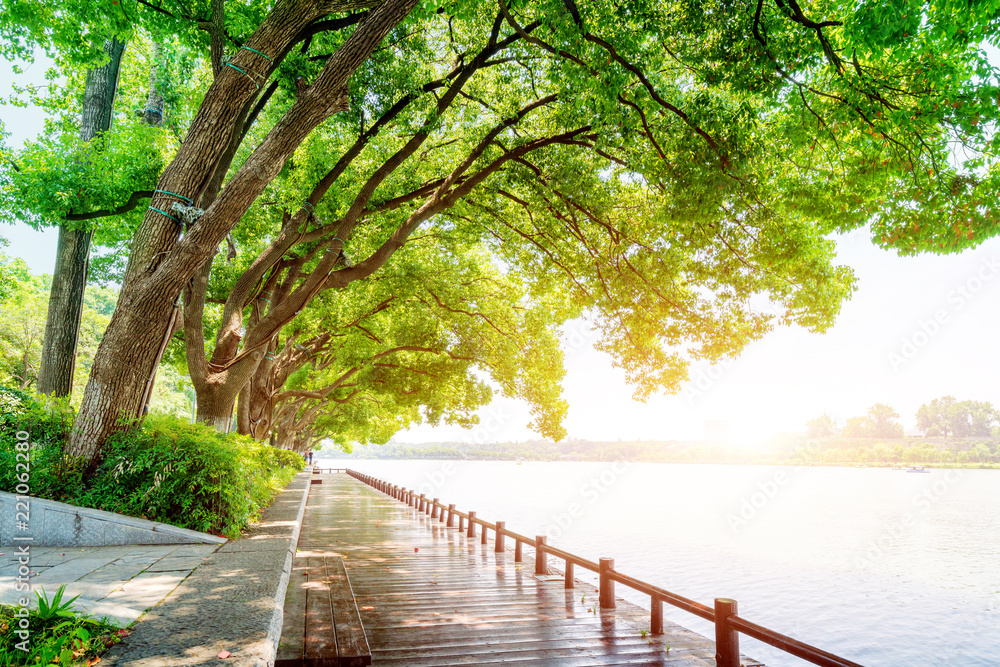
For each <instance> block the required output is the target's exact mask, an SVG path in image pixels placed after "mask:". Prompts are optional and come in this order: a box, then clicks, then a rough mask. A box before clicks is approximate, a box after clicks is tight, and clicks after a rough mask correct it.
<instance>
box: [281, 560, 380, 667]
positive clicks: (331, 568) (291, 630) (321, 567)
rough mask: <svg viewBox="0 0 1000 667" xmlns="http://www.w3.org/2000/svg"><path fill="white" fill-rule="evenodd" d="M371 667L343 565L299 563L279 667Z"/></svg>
mask: <svg viewBox="0 0 1000 667" xmlns="http://www.w3.org/2000/svg"><path fill="white" fill-rule="evenodd" d="M371 662H372V660H371V651H370V649H369V648H368V641H367V638H366V637H365V633H364V629H363V628H362V625H361V618H360V616H359V614H358V608H357V605H356V603H355V599H354V592H353V591H352V590H351V582H350V580H349V579H348V575H347V570H346V568H345V567H344V561H343V559H342V558H341V557H340V556H325V557H323V556H314V557H309V558H300V559H298V560H297V561H296V562H295V564H294V565H293V567H292V572H291V573H290V575H289V581H288V591H287V593H286V596H285V606H284V623H283V626H282V630H281V641H280V643H279V644H278V652H277V656H276V658H275V663H274V664H275V667H365V666H366V665H370V664H371Z"/></svg>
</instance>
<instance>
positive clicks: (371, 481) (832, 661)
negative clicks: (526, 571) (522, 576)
mask: <svg viewBox="0 0 1000 667" xmlns="http://www.w3.org/2000/svg"><path fill="white" fill-rule="evenodd" d="M325 470H329V471H330V472H340V471H344V472H346V473H347V474H348V475H350V476H351V477H354V478H355V479H357V480H359V481H361V482H364V483H365V484H367V485H369V486H371V487H372V488H374V489H376V490H377V491H380V492H382V493H384V494H386V495H388V496H390V497H392V498H395V499H396V500H399V501H400V502H404V503H406V504H407V505H409V506H410V507H413V508H415V509H416V510H417V511H418V512H422V513H425V514H429V515H430V516H431V518H432V519H437V520H439V521H441V522H443V523H445V525H446V526H447V527H449V528H452V527H455V519H456V517H457V518H458V530H460V531H466V536H467V537H476V525H479V526H482V529H483V530H482V544H487V534H488V532H489V531H491V530H492V531H493V534H494V545H495V546H494V551H496V552H497V553H501V552H503V551H504V550H505V545H504V542H505V538H507V537H510V538H512V539H513V540H514V561H515V562H517V563H523V562H524V558H523V552H522V546H523V545H525V544H528V545H530V546H531V547H532V548H534V550H535V574H536V575H543V574H548V573H549V572H548V555H552V556H555V557H556V558H559V559H561V560H562V561H563V562H564V563H565V565H566V567H565V586H566V588H573V587H574V585H575V577H574V575H573V570H574V568H575V567H576V566H579V567H582V568H583V569H585V570H590V571H591V572H595V573H597V575H598V577H599V579H600V586H599V591H600V592H599V599H600V605H601V608H602V609H613V608H614V606H615V582H618V583H620V584H623V585H625V586H628V587H629V588H631V589H632V590H635V591H638V592H640V593H644V594H646V595H648V596H649V597H650V600H651V602H652V610H651V613H650V623H649V628H650V634H653V635H662V634H663V603H664V602H666V603H667V604H669V605H672V606H674V607H677V608H678V609H683V610H684V611H686V612H688V613H691V614H694V615H695V616H699V617H701V618H703V619H705V620H706V621H711V622H712V623H714V624H715V651H716V654H715V661H716V664H717V665H718V667H740V633H743V634H745V635H747V636H748V637H753V638H754V639H758V640H760V641H762V642H764V643H765V644H770V645H771V646H774V647H776V648H779V649H781V650H782V651H784V652H786V653H789V654H791V655H794V656H796V657H799V658H802V659H803V660H807V661H809V662H811V663H812V664H814V665H821V666H822V667H862V665H860V664H858V663H856V662H852V661H850V660H848V659H847V658H841V657H840V656H837V655H834V654H833V653H830V652H828V651H824V650H823V649H820V648H817V647H815V646H812V645H810V644H806V643H805V642H801V641H799V640H798V639H793V638H792V637H789V636H787V635H783V634H781V633H780V632H775V631H774V630H770V629H768V628H765V627H764V626H762V625H758V624H756V623H753V622H752V621H748V620H746V619H745V618H741V617H739V616H737V614H736V608H737V605H736V600H731V599H729V598H716V599H715V608H714V609H713V608H712V607H709V606H707V605H703V604H701V603H700V602H695V601H694V600H689V599H688V598H686V597H683V596H681V595H677V594H676V593H671V592H670V591H668V590H665V589H663V588H660V587H658V586H653V585H652V584H647V583H646V582H645V581H641V580H639V579H636V578H635V577H630V576H629V575H627V574H624V573H622V572H619V571H618V570H616V569H615V561H614V559H613V558H601V559H600V560H599V561H598V562H596V563H595V562H594V561H592V560H587V559H585V558H580V557H579V556H577V555H575V554H571V553H569V552H568V551H563V550H562V549H557V548H556V547H554V546H552V545H550V544H548V542H547V539H546V536H545V535H537V536H536V537H535V538H534V539H531V538H530V537H526V536H524V535H520V534H518V533H515V532H514V531H511V530H507V527H506V524H505V523H504V522H503V521H497V522H496V523H489V522H488V521H483V520H482V519H480V518H478V517H477V516H476V513H475V512H468V513H466V512H459V511H458V510H456V509H455V505H454V503H452V504H450V505H445V504H443V503H441V502H439V500H440V499H439V498H434V499H430V500H428V499H427V497H426V494H423V493H421V494H420V495H417V494H416V492H415V491H413V490H412V489H407V488H406V487H401V486H397V485H395V484H390V483H389V482H386V481H384V480H381V479H378V478H376V477H372V476H371V475H365V474H363V473H359V472H357V471H354V470H350V469H345V468H327V469H325ZM446 515H447V516H446Z"/></svg>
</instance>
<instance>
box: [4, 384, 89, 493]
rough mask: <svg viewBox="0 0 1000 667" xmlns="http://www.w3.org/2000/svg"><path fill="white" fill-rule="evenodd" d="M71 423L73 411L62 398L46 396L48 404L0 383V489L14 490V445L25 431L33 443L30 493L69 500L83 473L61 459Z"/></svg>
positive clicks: (77, 487)
mask: <svg viewBox="0 0 1000 667" xmlns="http://www.w3.org/2000/svg"><path fill="white" fill-rule="evenodd" d="M72 425H73V411H72V409H71V408H70V407H69V404H68V402H67V401H66V400H65V399H47V405H45V404H43V403H42V402H40V401H39V400H37V399H36V398H35V397H34V396H32V395H30V394H26V393H25V392H23V391H20V390H19V389H12V388H10V387H4V386H0V491H14V487H15V486H17V483H18V482H17V480H16V479H15V475H17V474H18V473H20V472H22V471H23V470H24V469H23V468H21V469H20V470H19V469H18V468H17V463H18V462H21V463H23V459H21V460H20V461H19V460H18V459H17V453H16V451H15V448H14V445H15V444H16V443H17V432H18V431H25V432H27V433H28V435H29V437H30V442H31V443H32V449H31V469H30V474H31V495H33V496H38V497H39V498H49V499H51V500H59V501H63V502H70V500H71V499H72V498H73V497H74V496H75V495H77V494H78V493H79V492H80V487H81V485H82V483H83V482H82V475H81V473H80V471H79V470H78V469H76V468H73V467H71V466H70V465H69V463H68V462H67V461H66V460H65V459H64V458H63V454H62V448H63V443H65V442H66V439H67V438H68V436H69V431H70V428H71V427H72Z"/></svg>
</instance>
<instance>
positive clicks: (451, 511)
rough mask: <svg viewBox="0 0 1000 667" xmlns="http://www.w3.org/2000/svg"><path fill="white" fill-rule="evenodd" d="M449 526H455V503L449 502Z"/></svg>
mask: <svg viewBox="0 0 1000 667" xmlns="http://www.w3.org/2000/svg"><path fill="white" fill-rule="evenodd" d="M446 525H447V526H448V528H453V527H454V526H455V503H448V523H447V524H446Z"/></svg>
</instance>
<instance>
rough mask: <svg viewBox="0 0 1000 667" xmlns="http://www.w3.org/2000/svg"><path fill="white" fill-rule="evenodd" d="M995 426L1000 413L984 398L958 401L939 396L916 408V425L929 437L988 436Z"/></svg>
mask: <svg viewBox="0 0 1000 667" xmlns="http://www.w3.org/2000/svg"><path fill="white" fill-rule="evenodd" d="M998 425H1000V414H998V412H997V410H996V408H994V407H993V406H992V405H991V404H990V403H988V402H986V401H958V400H956V399H955V398H954V397H953V396H943V397H942V398H935V399H934V400H933V401H931V402H930V403H925V404H924V405H921V406H920V409H919V410H917V426H918V427H919V428H920V429H921V430H922V431H923V432H924V434H925V435H929V436H933V435H940V436H952V437H956V438H969V437H980V436H990V435H992V433H993V431H994V429H995V428H997V426H998Z"/></svg>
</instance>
